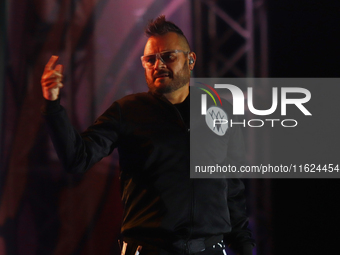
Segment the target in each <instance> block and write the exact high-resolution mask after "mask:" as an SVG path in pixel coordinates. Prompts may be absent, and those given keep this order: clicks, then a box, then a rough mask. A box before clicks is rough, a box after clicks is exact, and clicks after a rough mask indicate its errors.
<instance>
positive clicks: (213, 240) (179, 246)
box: [173, 235, 223, 254]
mask: <svg viewBox="0 0 340 255" xmlns="http://www.w3.org/2000/svg"><path fill="white" fill-rule="evenodd" d="M221 240H223V235H218V236H210V237H207V238H197V239H191V240H189V241H186V240H178V241H176V242H175V243H173V246H174V247H175V249H176V250H177V251H178V252H180V253H181V254H193V253H198V252H201V251H204V250H205V249H206V248H209V247H213V245H216V244H217V243H219V242H221Z"/></svg>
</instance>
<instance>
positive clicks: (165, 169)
mask: <svg viewBox="0 0 340 255" xmlns="http://www.w3.org/2000/svg"><path fill="white" fill-rule="evenodd" d="M146 34H147V36H148V37H149V39H148V41H147V43H146V46H145V49H144V56H142V58H141V60H142V65H143V67H144V68H145V78H146V82H147V84H148V87H149V92H147V93H138V94H133V95H130V96H126V97H124V98H122V99H120V100H118V101H116V102H114V103H113V104H112V105H111V107H110V108H109V109H108V110H106V111H105V113H104V114H103V115H102V116H100V117H99V118H98V119H97V120H96V122H95V124H94V125H92V126H91V127H89V128H88V129H87V130H86V131H85V132H83V133H82V134H78V133H77V132H76V131H75V130H74V129H73V127H72V126H71V124H70V122H69V121H68V118H67V116H66V113H65V110H64V108H63V107H62V106H60V104H59V100H58V96H59V90H60V88H62V87H63V84H62V66H61V65H57V66H56V67H55V68H53V66H54V65H55V62H56V60H57V57H52V58H51V59H50V61H49V62H48V64H47V65H46V68H45V71H44V74H43V76H42V79H41V84H42V90H43V95H44V97H45V99H46V105H45V107H44V108H43V113H44V116H45V119H46V121H47V124H48V126H49V128H50V134H51V137H52V141H53V144H54V146H55V148H56V151H57V153H58V156H59V158H60V160H61V162H62V164H63V166H64V167H65V169H66V170H67V171H69V172H85V171H86V170H87V169H89V168H90V167H91V166H92V165H93V164H95V163H96V162H98V161H99V160H100V159H102V158H103V157H105V156H107V155H109V154H110V153H111V152H112V151H113V149H114V148H116V147H117V148H118V152H119V162H120V169H121V176H120V179H121V188H122V201H123V206H124V217H123V223H122V228H121V231H122V235H123V242H122V254H141V255H143V254H148V255H149V254H164V255H170V254H171V255H172V254H200V255H205V254H225V251H224V244H225V243H226V242H227V245H229V246H230V247H231V248H233V249H234V250H236V252H237V253H238V254H242V255H249V254H252V248H253V245H254V242H253V240H252V239H251V237H250V232H249V230H248V229H247V224H248V218H247V216H246V214H245V201H244V197H243V191H244V187H243V184H242V182H241V181H240V180H237V179H232V180H226V179H223V180H221V179H218V180H216V179H203V180H202V179H199V180H198V179H190V173H189V167H190V162H189V161H190V150H189V147H190V146H189V131H190V129H189V127H190V122H189V81H190V71H191V70H192V69H193V68H194V65H195V61H196V55H195V53H194V52H191V51H190V47H189V44H188V42H187V39H186V38H185V36H184V34H183V32H182V31H181V30H180V29H179V28H178V27H177V26H176V25H174V24H173V23H171V22H169V21H166V20H165V17H164V16H160V17H158V18H157V19H156V20H155V21H151V22H150V23H149V25H148V27H147V29H146ZM238 132H239V131H238ZM234 133H235V132H233V133H232V134H234ZM231 136H233V135H231ZM240 143H242V141H240ZM240 153H241V154H242V155H241V157H243V156H244V155H243V151H241V152H240ZM206 190H208V191H209V192H206ZM210 192H211V193H210Z"/></svg>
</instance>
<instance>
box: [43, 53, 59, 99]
mask: <svg viewBox="0 0 340 255" xmlns="http://www.w3.org/2000/svg"><path fill="white" fill-rule="evenodd" d="M58 58H59V57H58V56H52V57H51V58H50V60H49V61H48V63H47V64H46V66H45V70H44V73H43V75H42V77H41V88H42V92H43V96H44V98H45V99H47V100H50V101H54V100H57V99H58V96H59V91H60V88H62V87H63V86H64V85H63V84H62V80H63V66H62V65H57V66H56V67H55V68H54V65H55V63H56V62H57V60H58Z"/></svg>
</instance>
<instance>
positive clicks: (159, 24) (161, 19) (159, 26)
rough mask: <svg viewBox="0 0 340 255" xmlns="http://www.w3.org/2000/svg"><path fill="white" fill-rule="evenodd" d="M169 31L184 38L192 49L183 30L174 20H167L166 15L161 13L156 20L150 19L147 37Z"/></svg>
mask: <svg viewBox="0 0 340 255" xmlns="http://www.w3.org/2000/svg"><path fill="white" fill-rule="evenodd" d="M169 32H174V33H176V34H178V35H179V36H181V37H182V38H184V40H185V42H186V43H187V44H188V47H189V49H190V46H189V42H188V40H187V38H186V37H185V35H184V33H183V31H182V30H181V29H180V28H179V27H178V26H176V25H175V24H174V23H173V22H171V21H168V20H166V19H165V15H160V16H158V17H157V18H156V19H155V20H150V21H149V23H148V25H147V26H146V28H145V35H146V36H147V37H151V36H159V35H165V34H166V33H169Z"/></svg>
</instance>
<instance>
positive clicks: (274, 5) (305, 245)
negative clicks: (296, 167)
mask: <svg viewBox="0 0 340 255" xmlns="http://www.w3.org/2000/svg"><path fill="white" fill-rule="evenodd" d="M268 14H269V19H268V21H269V22H268V24H269V70H270V77H339V74H340V73H339V60H340V54H339V45H340V41H339V31H340V30H339V29H340V19H339V14H340V4H339V2H338V1H315V0H311V1H304V0H302V1H293V0H286V1H280V0H279V1H268ZM306 88H307V89H308V87H306ZM310 89H311V91H312V100H311V104H310V107H311V108H312V109H315V110H316V111H321V112H323V113H324V116H323V118H322V119H321V121H320V122H317V123H314V125H313V126H310V125H309V124H310V123H299V125H300V124H301V128H300V129H295V130H294V131H290V132H289V133H285V134H283V133H281V132H280V130H278V129H275V130H274V134H273V136H272V144H271V146H272V160H273V162H274V163H276V164H280V163H284V162H289V163H294V162H296V163H313V162H320V163H334V164H335V163H336V164H338V163H339V161H340V160H339V142H340V141H339V135H338V132H339V127H340V126H339V120H338V119H339V113H340V107H339V102H338V100H339V92H340V87H339V88H334V89H333V90H329V89H328V90H326V88H325V89H324V90H323V89H322V88H310ZM313 91H316V93H319V94H317V95H316V94H315V93H314V94H313ZM315 98H317V100H315ZM329 107H332V108H331V109H329ZM339 184H340V181H339V180H338V179H294V180H293V179H280V180H272V205H273V241H274V245H273V247H274V253H273V254H276V255H278V254H336V253H337V251H336V250H337V246H338V240H339V237H340V234H339V227H340V224H339V217H338V215H339V213H340V207H339V206H338V205H339V202H340V199H339V193H340V185H339Z"/></svg>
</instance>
